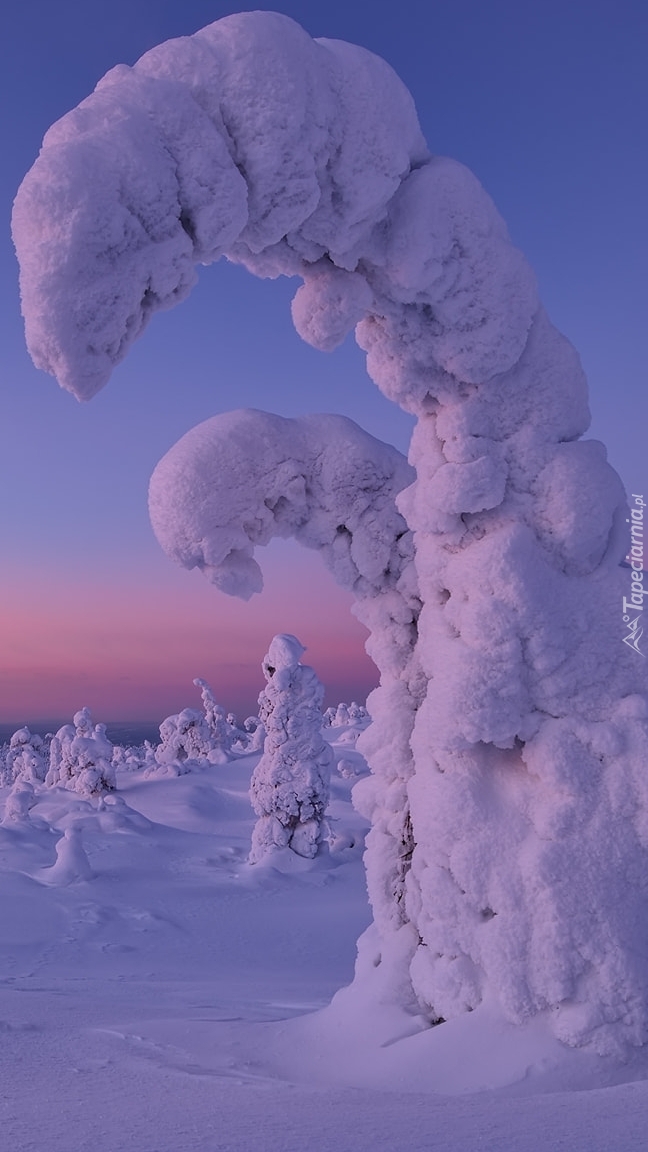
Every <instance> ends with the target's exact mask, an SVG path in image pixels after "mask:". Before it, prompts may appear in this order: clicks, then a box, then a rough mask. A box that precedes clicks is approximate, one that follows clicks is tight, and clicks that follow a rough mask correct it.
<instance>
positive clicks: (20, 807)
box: [2, 776, 36, 827]
mask: <svg viewBox="0 0 648 1152" xmlns="http://www.w3.org/2000/svg"><path fill="white" fill-rule="evenodd" d="M35 804H36V795H35V793H34V786H33V784H32V783H31V782H30V781H29V780H26V779H25V778H24V777H21V776H17V777H16V779H15V781H14V784H13V787H12V789H11V791H10V793H9V795H8V796H7V798H6V800H5V803H4V810H3V813H2V824H3V825H4V826H5V827H7V826H9V827H10V826H11V825H12V824H25V823H26V822H28V821H29V812H30V810H31V809H32V808H33V807H34V805H35Z"/></svg>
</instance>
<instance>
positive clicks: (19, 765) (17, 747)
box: [4, 728, 48, 784]
mask: <svg viewBox="0 0 648 1152" xmlns="http://www.w3.org/2000/svg"><path fill="white" fill-rule="evenodd" d="M47 756H48V751H47V745H46V743H45V741H44V740H43V738H42V736H39V735H38V734H37V733H32V732H30V731H29V728H19V729H18V731H17V732H14V734H13V736H12V737H11V739H10V741H9V747H8V749H7V752H6V755H5V760H4V777H5V780H6V782H7V783H8V784H11V783H13V781H14V780H18V779H21V780H25V781H27V782H29V783H30V784H42V783H43V781H44V780H45V777H46V775H47Z"/></svg>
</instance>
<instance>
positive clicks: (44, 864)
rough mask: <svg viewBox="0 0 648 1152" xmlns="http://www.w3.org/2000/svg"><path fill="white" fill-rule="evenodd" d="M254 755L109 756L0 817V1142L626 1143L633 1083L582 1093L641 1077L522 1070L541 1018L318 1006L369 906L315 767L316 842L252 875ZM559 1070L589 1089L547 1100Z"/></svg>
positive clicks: (72, 1145) (340, 794)
mask: <svg viewBox="0 0 648 1152" xmlns="http://www.w3.org/2000/svg"><path fill="white" fill-rule="evenodd" d="M345 737H347V738H346V739H345ZM330 738H331V739H332V740H333V741H334V748H335V752H336V759H337V760H338V761H339V760H340V759H342V760H343V761H344V762H345V770H346V771H348V770H349V766H350V765H353V766H354V767H355V769H356V771H358V772H363V771H364V770H365V769H364V765H363V762H362V758H361V757H360V755H359V753H357V752H356V751H354V749H353V747H352V744H351V743H350V742H349V741H348V733H345V731H344V730H339V729H337V730H336V729H335V728H334V729H332V730H330ZM257 759H258V757H257V756H248V757H243V758H241V759H239V760H236V761H233V762H232V763H230V764H227V765H224V766H214V767H212V768H208V769H205V770H203V771H202V772H196V773H193V774H190V775H186V776H180V777H177V778H158V779H156V778H149V779H145V778H144V777H143V774H142V773H133V772H121V773H119V774H118V791H117V792H116V793H114V794H113V795H109V796H108V797H107V798H106V799H105V800H104V801H98V800H97V799H91V800H87V799H84V798H82V797H80V796H78V795H77V794H76V793H73V792H68V791H65V790H64V789H61V788H49V789H45V788H43V789H41V790H38V789H37V792H36V796H37V803H36V804H35V806H34V807H32V808H31V809H30V810H29V812H28V814H27V815H26V816H25V817H24V818H23V819H15V818H12V817H11V816H10V815H9V814H8V815H6V816H5V820H4V823H3V824H2V825H1V826H0V868H1V869H2V874H1V876H0V908H1V911H0V917H1V921H0V922H1V923H2V943H1V948H0V1031H1V1032H2V1047H1V1049H0V1053H1V1054H0V1062H1V1065H2V1074H1V1082H2V1085H3V1096H2V1132H3V1143H2V1147H3V1149H4V1150H6V1152H27V1150H34V1152H71V1150H73V1149H74V1150H75V1152H76V1150H77V1149H78V1150H79V1152H83V1150H87V1149H92V1150H93V1152H122V1150H123V1152H135V1150H137V1152H194V1150H201V1152H217V1150H218V1152H220V1150H223V1152H284V1150H286V1152H288V1150H290V1152H304V1150H306V1149H318V1152H344V1150H347V1149H348V1150H349V1152H351V1149H353V1150H354V1152H357V1150H365V1149H366V1150H367V1152H369V1150H372V1152H373V1150H376V1152H387V1150H391V1149H396V1148H400V1147H406V1148H407V1149H408V1150H411V1152H417V1150H421V1152H422V1150H423V1149H425V1150H428V1149H429V1150H433V1149H434V1150H437V1149H438V1150H439V1152H441V1150H443V1152H455V1150H456V1152H458V1150H459V1149H461V1150H462V1152H467V1150H469V1152H472V1150H473V1149H475V1150H476V1149H479V1150H480V1152H488V1150H492V1152H495V1150H497V1152H506V1150H509V1149H510V1150H511V1152H513V1150H515V1152H531V1150H533V1152H535V1150H537V1149H557V1148H569V1149H583V1150H585V1149H586V1150H587V1152H603V1150H605V1152H609V1150H610V1149H615V1152H632V1150H635V1149H641V1148H643V1147H644V1146H645V1137H644V1132H645V1128H646V1123H647V1122H648V1088H647V1086H646V1084H645V1082H643V1081H641V1080H638V1081H637V1082H630V1083H622V1084H620V1085H619V1086H616V1087H603V1086H602V1085H605V1083H606V1082H607V1081H608V1080H609V1079H610V1078H611V1077H616V1078H617V1079H619V1078H621V1079H623V1078H624V1077H626V1076H629V1077H631V1078H632V1077H640V1076H641V1070H640V1069H632V1068H630V1067H627V1068H625V1069H622V1070H621V1071H619V1070H617V1071H613V1070H612V1069H611V1068H608V1067H607V1066H606V1064H605V1063H604V1062H603V1061H601V1060H598V1059H597V1058H593V1057H588V1058H587V1062H586V1064H585V1065H583V1063H582V1057H581V1056H579V1055H576V1056H575V1055H574V1054H573V1053H572V1061H573V1062H572V1064H571V1065H568V1066H566V1067H563V1068H562V1069H561V1070H560V1072H559V1077H560V1079H557V1078H556V1074H555V1073H553V1074H546V1073H545V1079H544V1080H543V1074H542V1062H543V1061H544V1062H545V1063H550V1062H551V1060H552V1059H553V1058H554V1057H555V1050H554V1049H553V1048H552V1047H551V1043H550V1042H549V1041H548V1039H547V1036H546V1035H545V1033H544V1032H543V1029H542V1027H541V1026H538V1025H536V1030H535V1031H527V1032H525V1031H524V1030H522V1033H520V1029H515V1030H514V1029H510V1028H509V1029H508V1032H507V1029H506V1026H504V1025H501V1024H498V1022H497V1020H493V1019H490V1018H488V1016H487V1015H486V1018H485V1025H486V1028H485V1029H481V1031H480V1029H475V1027H474V1024H473V1028H472V1031H471V1033H470V1039H469V1042H468V1045H467V1044H466V1042H465V1039H464V1037H463V1036H462V1032H461V1028H462V1022H461V1021H455V1022H453V1023H450V1024H448V1025H444V1026H442V1027H441V1028H435V1029H427V1030H425V1031H421V1030H420V1023H419V1022H418V1021H417V1020H416V1019H415V1018H409V1019H408V1018H406V1017H405V1016H404V1015H400V1016H399V1015H398V1013H396V1012H395V1010H393V1009H391V1010H387V1009H385V1011H384V1012H383V1013H382V1014H381V1013H380V1012H379V1013H378V1014H377V1015H376V1013H375V1006H374V1007H369V1006H367V1005H366V1004H363V1003H362V1002H361V1001H360V1000H359V999H358V997H357V995H355V996H354V995H353V994H352V993H349V992H344V991H343V992H342V993H340V994H338V996H337V997H336V999H335V1001H334V1004H333V1008H332V1009H328V1010H325V1011H323V1012H322V1011H321V1010H322V1009H323V1008H324V1006H325V1005H326V1004H327V1002H328V1001H329V999H330V997H331V996H332V995H333V994H334V993H335V992H336V989H338V988H339V987H340V986H341V985H344V984H348V982H349V981H350V980H351V977H352V974H353V964H354V957H355V941H356V938H357V936H358V934H359V933H360V932H361V931H362V930H363V929H364V928H365V927H366V926H367V924H368V923H369V921H370V915H369V908H368V905H367V900H366V894H365V881H364V874H363V870H362V865H361V860H360V854H359V848H360V843H361V839H362V834H363V832H364V827H363V826H362V823H361V820H360V817H359V816H358V815H357V814H356V813H354V811H353V809H352V808H351V805H350V803H349V796H350V788H351V786H352V784H353V783H354V778H353V777H350V778H344V777H342V776H340V775H339V773H337V772H335V773H334V774H333V778H332V782H331V790H332V801H331V805H330V808H329V813H328V815H329V821H330V823H331V828H332V833H333V837H334V841H333V852H332V854H331V856H330V857H326V856H325V857H324V858H323V859H321V860H317V861H314V862H306V861H304V862H303V867H302V868H299V869H298V870H296V871H295V870H294V869H293V870H291V871H283V872H282V871H279V870H277V868H265V867H259V866H257V867H255V868H251V867H249V866H248V865H246V863H245V861H246V857H247V853H248V850H249V845H250V838H251V832H252V827H253V822H254V814H253V812H252V809H251V807H250V803H249V799H248V794H247V789H248V786H249V779H250V774H251V771H252V768H253V766H254V764H255V762H256V760H257ZM7 795H8V790H7V789H5V790H3V792H2V799H1V800H0V804H4V801H5V800H6V797H7ZM71 829H74V830H75V831H74V832H72V833H70V830H71ZM66 830H67V832H68V835H67V837H66V836H65V832H66ZM87 876H90V877H91V878H89V879H88V878H84V877H87ZM368 1013H372V1014H373V1016H372V1018H369V1016H368ZM453 1030H454V1031H453ZM408 1034H409V1035H408ZM480 1035H481V1036H482V1037H483V1036H487V1039H486V1040H484V1043H485V1044H487V1048H486V1049H484V1050H481V1049H480V1047H479V1037H480ZM513 1036H514V1037H515V1038H514V1040H513V1041H512V1040H511V1038H512V1037H513ZM398 1037H400V1039H399V1038H398ZM386 1039H387V1043H385V1040H386ZM383 1045H384V1046H383ZM527 1066H528V1067H529V1069H530V1070H529V1072H528V1074H525V1069H526V1068H527ZM507 1083H508V1087H502V1086H505V1085H507ZM579 1083H581V1084H582V1083H588V1084H589V1085H590V1088H591V1086H592V1085H593V1086H594V1087H593V1088H591V1090H590V1091H587V1092H571V1093H567V1092H556V1088H557V1087H564V1085H566V1084H570V1085H577V1084H579ZM489 1084H490V1085H494V1086H495V1087H494V1089H491V1090H485V1091H481V1092H475V1091H472V1090H471V1089H474V1088H475V1086H477V1087H481V1088H485V1087H486V1086H487V1085H489ZM498 1084H499V1085H500V1088H499V1089H498V1088H497V1087H496V1086H497V1085H498ZM547 1091H549V1092H551V1093H552V1094H551V1095H546V1092H547ZM457 1093H460V1095H457ZM535 1093H538V1094H535Z"/></svg>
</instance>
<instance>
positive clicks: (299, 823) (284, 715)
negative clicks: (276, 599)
mask: <svg viewBox="0 0 648 1152" xmlns="http://www.w3.org/2000/svg"><path fill="white" fill-rule="evenodd" d="M305 651H306V649H305V648H304V646H303V644H300V642H299V640H298V639H297V637H296V636H291V635H290V634H289V633H280V635H279V636H275V637H274V638H273V640H272V642H271V644H270V647H269V648H268V651H267V653H266V655H265V656H264V658H263V664H262V668H263V675H264V676H265V678H266V681H267V685H266V687H265V688H264V690H263V691H262V692H261V695H260V696H259V717H260V719H261V721H262V722H263V725H264V728H265V731H266V738H265V742H264V745H263V755H262V757H261V759H260V760H259V763H258V764H257V766H256V768H255V769H254V772H253V773H252V781H251V784H250V798H251V800H252V807H253V808H254V811H255V812H256V814H257V816H258V817H259V819H258V820H257V822H256V825H255V827H254V832H253V833H252V850H251V852H250V863H251V864H257V863H259V861H261V860H263V859H265V858H266V857H268V856H271V855H272V853H273V852H274V851H275V850H277V849H282V848H289V849H291V850H292V851H293V852H295V853H296V855H297V856H303V857H305V858H306V859H307V860H312V859H313V858H314V857H315V856H317V853H318V851H319V848H320V844H321V842H322V825H323V822H324V814H325V812H326V808H327V806H328V802H329V782H330V778H331V762H332V760H333V753H332V751H331V748H330V746H329V745H328V744H327V743H326V741H325V740H324V738H323V736H322V700H323V699H324V686H323V685H322V684H321V683H320V681H319V680H318V678H317V676H316V675H315V672H314V671H313V669H312V668H309V666H308V665H307V664H302V663H301V657H302V656H303V654H304V652H305Z"/></svg>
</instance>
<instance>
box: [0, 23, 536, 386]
mask: <svg viewBox="0 0 648 1152" xmlns="http://www.w3.org/2000/svg"><path fill="white" fill-rule="evenodd" d="M13 233H14V239H15V243H16V249H17V252H18V257H19V261H20V264H21V289H22V299H23V312H24V316H25V323H26V331H27V341H28V345H29V349H30V352H31V355H32V357H33V359H34V362H35V363H36V365H37V366H38V367H40V368H43V369H45V370H46V371H47V372H51V373H52V374H53V375H55V376H56V377H57V379H58V381H59V383H60V384H61V385H62V386H63V387H64V388H67V389H69V390H70V391H71V392H73V393H74V394H75V395H76V396H77V397H78V398H79V399H88V398H90V397H91V396H92V395H94V393H96V392H97V391H98V390H99V389H100V388H101V387H102V386H103V385H104V384H105V383H106V381H107V380H108V378H109V376H110V373H111V371H112V369H113V367H114V365H115V364H117V363H118V362H119V361H120V360H121V359H123V357H124V356H125V355H126V353H127V351H128V348H129V347H130V345H131V344H132V342H133V341H134V340H135V339H136V337H137V336H138V335H139V334H140V332H141V331H142V329H143V328H144V326H145V324H146V322H147V321H148V319H149V318H150V316H151V314H152V313H153V312H155V311H157V310H159V309H163V308H170V307H172V306H173V305H174V304H176V303H177V302H178V301H180V300H182V299H183V298H184V297H185V296H187V294H188V293H189V291H190V289H191V287H192V285H193V284H194V282H195V265H196V264H197V263H203V264H208V263H211V262H212V261H214V260H217V259H219V257H220V256H222V255H224V254H226V255H227V256H228V257H229V258H230V259H232V260H234V261H238V262H241V263H243V264H245V265H246V266H247V267H249V268H250V269H251V270H252V271H253V272H255V273H257V274H258V275H261V276H271V277H274V276H278V275H281V274H289V275H295V274H297V275H301V276H302V277H303V278H304V280H305V281H306V284H305V286H304V287H303V288H301V289H300V290H299V292H298V294H297V297H296V299H295V303H294V307H293V317H294V321H295V325H296V327H297V329H298V331H299V332H300V334H301V335H302V336H303V337H304V339H306V340H308V341H309V342H310V343H312V344H314V345H316V346H317V347H320V348H325V349H329V348H332V347H334V346H335V345H336V344H337V343H339V342H340V341H341V340H342V339H343V338H344V337H345V335H346V334H347V332H349V331H350V330H352V329H353V327H354V326H355V325H356V324H357V323H358V322H359V321H362V320H363V319H365V318H366V317H368V318H369V321H367V322H370V321H371V320H372V319H374V320H376V319H377V320H378V322H379V323H380V322H382V321H383V320H384V319H385V317H387V318H389V319H390V321H391V322H393V323H395V324H396V325H397V326H398V327H399V328H400V329H403V328H404V329H406V343H408V344H412V343H414V342H415V343H416V344H417V354H416V357H415V358H414V360H412V357H411V356H410V357H409V359H408V360H407V364H406V365H405V366H404V368H403V371H402V372H401V373H400V375H399V374H398V373H396V374H394V372H391V373H390V374H389V379H386V373H385V370H384V365H383V366H382V367H383V371H382V372H381V370H380V366H378V369H377V370H374V368H373V367H372V363H371V360H372V357H371V355H370V365H369V367H370V372H371V373H372V375H373V376H374V379H376V380H377V382H378V383H379V384H380V387H381V388H383V389H384V390H385V391H386V392H387V393H388V394H389V395H391V396H392V397H393V398H394V399H397V400H398V402H399V403H402V404H404V406H406V407H407V406H411V405H412V403H413V402H414V401H415V400H416V398H417V397H418V395H419V393H421V391H422V392H423V394H425V393H426V392H427V391H428V390H429V388H430V383H431V379H430V378H431V376H432V377H434V375H435V374H436V377H437V383H438V384H439V386H443V385H444V381H445V386H446V387H447V379H446V377H447V374H448V373H451V374H452V375H453V377H457V378H460V379H462V380H465V381H469V382H470V381H472V382H476V381H478V380H482V379H488V378H489V377H490V376H492V375H494V374H495V373H497V372H501V371H504V370H506V369H508V368H510V367H511V366H512V365H513V364H514V363H515V362H516V360H517V359H518V358H519V356H520V353H521V351H522V349H523V347H524V345H525V343H526V339H527V336H528V332H529V328H530V326H531V322H532V319H533V315H534V313H535V310H536V308H537V300H536V294H535V285H534V279H533V275H532V274H531V272H530V271H529V269H528V267H527V266H526V264H525V262H524V260H523V258H522V257H521V256H520V254H519V253H518V252H517V251H516V250H515V249H514V248H513V247H512V245H511V244H510V242H509V240H508V237H507V233H506V229H505V227H504V225H503V223H502V221H501V219H500V217H499V216H498V214H497V212H496V210H495V208H494V207H493V205H492V203H491V201H490V199H489V198H488V196H486V194H485V193H484V192H483V190H482V189H481V188H480V186H479V184H478V182H477V181H476V180H475V178H474V177H473V176H472V175H471V174H470V173H469V172H468V171H467V170H466V169H465V168H463V167H462V166H461V165H459V164H456V163H454V162H452V161H447V160H440V159H438V158H437V159H433V158H431V157H430V154H429V152H428V149H427V146H426V144H425V141H424V139H423V137H422V135H421V131H420V128H419V125H418V121H417V117H416V112H415V109H414V104H413V101H412V98H411V96H410V94H409V92H408V91H407V89H406V88H405V86H404V85H403V84H402V83H401V81H400V80H399V79H398V77H397V76H396V75H395V73H394V72H393V71H392V69H391V68H390V67H389V65H387V64H386V63H385V62H384V61H383V60H381V59H379V58H378V57H377V56H374V55H372V54H371V53H370V52H367V51H366V50H365V49H363V48H359V47H356V46H354V45H351V44H346V43H343V42H341V41H335V40H312V39H311V37H310V36H308V35H307V33H306V32H304V31H303V29H301V28H300V27H299V25H297V24H295V23H294V21H292V20H290V19H289V18H288V17H286V16H281V15H278V14H277V13H273V12H248V13H243V14H240V15H236V16H228V17H226V18H225V19H223V20H219V21H217V22H216V23H215V24H211V25H209V26H208V27H207V28H204V29H202V30H201V31H200V32H197V33H196V34H195V35H193V36H189V37H183V38H181V39H177V40H170V41H168V42H167V43H165V44H162V45H160V46H159V47H157V48H154V49H153V50H152V51H150V52H147V53H146V55H144V56H143V57H142V58H141V59H140V60H139V61H138V62H137V63H136V64H135V65H134V66H133V67H132V68H129V67H126V66H125V65H119V66H118V67H116V68H113V69H112V71H111V72H109V73H108V74H107V75H106V76H105V77H104V78H103V79H102V80H101V81H100V83H99V84H98V85H97V87H96V89H95V91H94V92H93V93H92V95H91V96H89V97H88V98H87V99H86V100H84V101H83V102H82V103H81V104H80V105H79V106H78V108H75V109H74V110H73V111H72V112H70V113H68V114H67V115H66V116H64V117H63V118H62V119H61V120H59V121H58V123H56V124H55V125H54V126H53V127H52V128H50V130H49V132H48V133H47V135H46V136H45V140H44V142H43V148H42V150H41V153H40V156H39V158H38V160H37V161H36V163H35V164H34V166H33V168H32V169H31V171H30V172H29V173H28V175H27V176H26V177H25V180H24V181H23V184H22V186H21V188H20V190H19V192H18V195H17V197H16V203H15V208H14V216H13ZM431 309H433V310H434V315H433V320H434V323H433V324H431V323H430V319H431V311H430V310H431ZM361 342H362V344H363V346H368V345H370V346H371V347H374V346H375V339H373V338H372V333H371V331H369V332H367V333H365V334H364V335H363V337H362V339H361ZM390 357H391V353H388V356H387V360H388V361H389V360H390ZM402 359H403V357H402V356H401V360H402ZM406 359H407V357H406ZM375 360H376V357H375V354H374V355H373V362H374V364H375ZM410 360H412V363H410V362H409V361H410ZM417 365H418V369H419V371H418V376H417V371H416V368H417ZM421 366H424V367H425V382H424V386H423V384H422V383H421V380H420V379H419V378H420V376H421V371H420V369H421ZM401 377H405V378H406V381H407V383H406V384H405V385H403V381H402V379H401Z"/></svg>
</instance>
